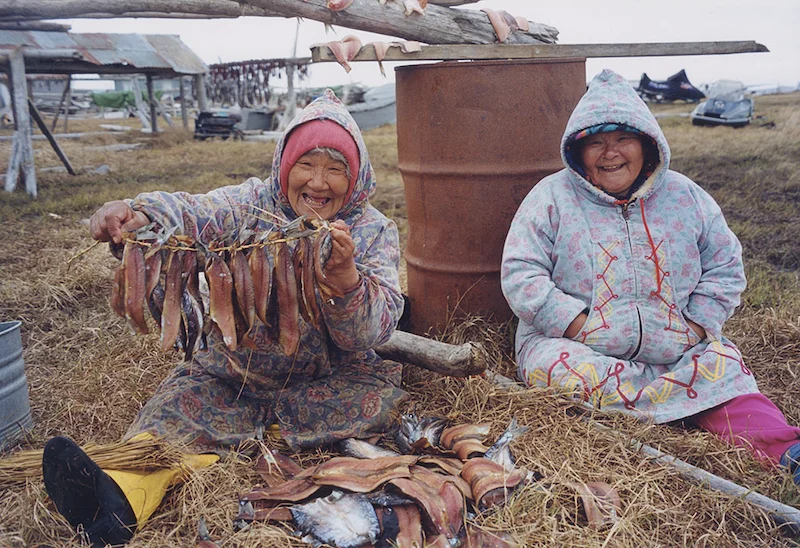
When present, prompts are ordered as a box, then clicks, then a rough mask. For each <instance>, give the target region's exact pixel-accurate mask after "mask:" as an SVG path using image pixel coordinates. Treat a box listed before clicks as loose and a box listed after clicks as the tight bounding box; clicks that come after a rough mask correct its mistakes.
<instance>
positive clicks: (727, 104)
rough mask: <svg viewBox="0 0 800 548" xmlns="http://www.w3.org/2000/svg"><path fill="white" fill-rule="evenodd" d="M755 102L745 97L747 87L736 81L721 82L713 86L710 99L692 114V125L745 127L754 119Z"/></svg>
mask: <svg viewBox="0 0 800 548" xmlns="http://www.w3.org/2000/svg"><path fill="white" fill-rule="evenodd" d="M754 109H755V102H754V101H753V99H752V97H748V96H746V95H745V86H744V84H743V83H742V82H737V81H734V80H720V81H718V82H715V83H713V84H711V86H710V87H709V89H708V99H707V100H705V101H703V102H702V103H700V104H699V105H697V106H696V107H695V109H694V110H693V111H692V113H691V114H690V117H691V119H692V124H694V125H696V126H702V125H726V126H732V127H743V126H746V125H747V124H749V123H750V120H751V119H752V118H753V111H754Z"/></svg>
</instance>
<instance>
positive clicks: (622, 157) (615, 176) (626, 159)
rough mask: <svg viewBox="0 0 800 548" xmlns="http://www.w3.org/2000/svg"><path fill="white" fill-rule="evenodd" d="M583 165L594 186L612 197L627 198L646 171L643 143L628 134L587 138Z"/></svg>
mask: <svg viewBox="0 0 800 548" xmlns="http://www.w3.org/2000/svg"><path fill="white" fill-rule="evenodd" d="M581 161H582V162H583V169H584V170H585V171H586V175H587V177H588V178H589V180H590V181H591V182H592V184H594V185H595V186H598V187H600V188H602V189H603V190H604V191H606V192H607V193H609V194H623V193H624V192H626V191H627V190H628V189H629V188H630V187H631V185H633V182H634V181H635V180H636V177H638V176H639V173H640V172H641V171H642V166H643V165H644V150H643V148H642V141H641V140H640V139H639V137H638V136H637V135H636V134H634V133H631V132H628V131H610V132H608V133H596V134H595V135H589V136H588V137H584V138H583V148H582V149H581Z"/></svg>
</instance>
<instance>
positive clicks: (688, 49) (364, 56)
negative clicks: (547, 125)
mask: <svg viewBox="0 0 800 548" xmlns="http://www.w3.org/2000/svg"><path fill="white" fill-rule="evenodd" d="M766 51H769V50H768V49H767V48H766V46H764V45H763V44H759V43H757V42H754V41H740V42H669V43H642V44H537V45H528V44H518V45H506V44H486V45H478V44H459V45H450V44H448V45H430V46H422V50H421V51H412V52H409V53H403V52H402V51H401V49H400V48H397V47H395V48H389V50H388V51H387V52H386V56H385V57H384V59H383V60H384V61H423V60H435V61H448V60H461V59H473V60H479V59H575V58H587V57H659V56H669V55H722V54H732V53H756V52H766ZM311 60H312V61H313V62H330V61H336V57H335V56H334V55H333V53H331V51H330V49H329V48H328V47H327V46H325V45H318V46H313V47H312V48H311ZM352 61H377V57H376V56H375V48H373V47H372V46H363V47H362V48H361V51H359V52H358V54H357V55H356V56H355V58H353V59H352Z"/></svg>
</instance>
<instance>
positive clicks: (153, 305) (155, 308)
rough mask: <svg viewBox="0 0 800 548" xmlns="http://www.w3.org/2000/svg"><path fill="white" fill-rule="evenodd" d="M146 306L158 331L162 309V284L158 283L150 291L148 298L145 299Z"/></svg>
mask: <svg viewBox="0 0 800 548" xmlns="http://www.w3.org/2000/svg"><path fill="white" fill-rule="evenodd" d="M147 308H148V309H150V315H151V316H153V319H154V320H155V322H156V325H157V326H158V329H159V331H160V330H161V313H162V312H163V310H164V286H163V285H161V284H158V285H157V286H155V287H154V288H153V291H151V292H150V298H149V299H147Z"/></svg>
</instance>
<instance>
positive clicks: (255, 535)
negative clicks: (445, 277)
mask: <svg viewBox="0 0 800 548" xmlns="http://www.w3.org/2000/svg"><path fill="white" fill-rule="evenodd" d="M657 108H663V109H664V110H668V109H669V110H671V111H680V110H681V108H683V109H685V110H686V111H687V112H688V110H691V106H675V105H672V106H664V107H657ZM756 110H757V113H758V114H759V115H760V116H762V118H759V119H758V120H756V122H755V123H754V124H752V125H751V126H749V127H746V128H743V129H739V130H733V129H730V128H695V127H692V126H691V124H690V123H689V120H688V119H687V118H663V119H661V123H662V126H663V127H664V129H665V132H666V133H667V137H668V139H669V141H670V144H671V146H672V149H673V167H675V168H676V169H678V170H680V171H683V172H685V173H686V174H687V175H689V176H690V177H692V178H694V179H695V180H697V181H698V182H699V183H700V184H702V185H703V186H704V187H706V188H707V189H708V190H709V191H710V192H712V193H713V194H714V196H715V198H717V200H718V201H719V202H720V204H721V205H722V207H723V210H724V212H725V215H726V217H727V218H728V219H729V220H730V222H731V225H732V227H733V228H734V230H735V231H736V232H737V234H738V235H739V237H740V238H741V239H742V241H743V243H744V246H745V254H746V261H747V265H748V275H749V279H750V287H749V288H748V290H747V292H746V293H745V302H744V305H743V306H742V308H741V309H740V311H739V312H738V313H737V315H736V316H735V317H734V319H733V320H732V321H731V322H730V323H729V324H728V326H727V327H728V335H729V336H730V337H731V338H732V339H733V340H735V341H736V342H737V343H738V344H739V346H740V348H741V349H742V352H743V353H744V356H745V358H746V360H747V362H748V365H749V366H750V367H751V369H752V370H753V371H754V372H755V374H756V377H757V378H758V379H759V386H760V387H761V389H762V390H763V391H764V392H765V393H766V394H767V395H769V396H770V397H771V398H773V399H774V401H775V402H776V403H777V404H778V405H779V407H780V408H781V409H782V410H784V412H785V413H786V414H787V416H788V417H789V419H790V421H791V422H793V423H796V424H798V423H800V399H798V398H797V396H796V394H797V393H798V388H800V379H798V371H800V369H799V366H800V298H798V296H797V295H798V285H799V284H798V278H797V272H798V267H800V261H798V258H800V244H798V242H797V238H796V232H797V230H796V228H797V219H798V200H797V197H798V196H800V175H799V174H800V166H799V165H798V162H800V95H798V94H794V95H787V96H775V97H761V98H758V100H757V107H756ZM93 123H95V124H96V122H92V121H77V120H71V121H70V131H75V130H78V129H80V130H91V129H93V127H96V125H95V126H93V125H92V124H93ZM114 123H118V122H117V121H114ZM134 125H135V124H134ZM366 139H367V143H368V146H369V148H370V154H371V157H372V160H373V163H374V166H375V168H376V171H377V173H378V178H379V190H378V193H377V194H376V196H375V197H374V200H373V202H374V203H375V204H376V205H377V206H378V207H379V208H380V209H381V210H382V211H384V212H385V213H386V214H387V215H389V216H391V217H392V218H394V219H395V220H396V221H397V222H398V226H399V227H400V230H401V237H402V239H403V243H404V242H405V240H406V237H407V223H406V212H405V203H404V196H403V189H402V181H401V179H400V176H399V173H398V172H397V152H396V150H397V149H396V136H395V133H394V127H393V126H387V127H384V128H379V129H376V130H373V131H370V132H367V135H366ZM118 142H124V143H141V144H143V145H144V146H142V147H140V148H137V149H134V150H130V151H127V152H109V151H108V150H104V149H98V148H93V147H98V146H103V145H108V144H113V143H118ZM63 145H64V148H65V149H66V152H67V154H68V156H69V157H70V160H71V161H72V162H73V164H74V165H75V166H76V167H78V168H79V169H81V168H86V167H89V168H95V167H97V166H99V165H102V164H106V165H108V166H109V167H110V168H111V172H110V173H109V174H107V175H98V174H93V173H91V172H89V171H85V170H83V171H82V172H81V173H80V174H79V175H78V176H76V177H70V176H68V175H66V174H59V173H54V172H40V174H39V191H40V198H39V199H38V200H30V199H28V198H27V196H26V195H25V194H24V193H15V194H2V195H0V222H2V227H3V230H4V234H3V236H4V237H3V238H2V239H0V258H1V259H0V318H2V319H3V320H10V319H20V320H22V322H23V328H22V334H23V344H24V347H25V353H24V359H25V364H26V373H27V377H28V381H29V385H30V391H31V407H32V412H33V417H34V421H35V425H36V426H35V428H34V429H33V431H32V432H31V433H30V434H29V436H28V437H27V438H26V439H25V440H23V442H22V443H21V444H20V445H19V447H18V448H15V449H21V450H26V449H37V448H41V447H42V446H43V444H44V442H45V441H46V440H47V439H48V438H49V437H51V436H53V435H57V434H66V435H69V436H71V437H73V438H74V439H76V441H78V442H79V443H81V444H86V443H90V442H95V443H100V444H110V443H113V442H114V441H116V440H118V439H119V438H120V436H121V435H122V434H123V433H124V432H125V430H126V429H127V426H128V424H129V423H130V421H131V420H132V419H133V417H134V416H135V414H136V412H137V411H138V409H139V408H140V407H141V405H142V404H143V402H144V401H146V400H147V398H148V397H149V395H150V394H152V392H153V390H154V389H155V387H156V386H157V384H158V382H159V381H160V380H161V379H162V378H163V377H164V376H165V375H166V374H167V372H168V371H169V369H170V368H171V366H172V364H173V363H174V361H175V360H176V359H177V356H176V355H162V354H160V352H159V351H158V349H157V336H156V335H148V336H134V335H132V334H131V333H130V332H129V330H128V328H127V326H126V325H125V324H124V322H123V321H122V320H120V319H119V318H117V317H116V316H114V315H113V313H111V312H110V311H109V309H108V305H107V296H108V295H109V293H110V286H111V273H112V268H113V266H114V264H115V260H114V259H113V258H112V257H111V256H110V254H109V253H107V252H106V250H105V248H104V246H98V247H96V248H94V249H93V250H91V251H90V252H88V253H86V254H85V255H84V256H82V257H81V258H80V259H79V260H77V261H75V262H74V263H73V264H72V265H71V266H67V262H68V260H69V259H70V257H72V256H74V255H75V254H76V253H78V252H79V251H81V250H84V249H86V248H88V247H89V246H90V245H91V241H90V240H89V239H88V236H87V231H86V227H85V225H84V224H82V220H83V219H85V218H86V217H88V215H90V214H91V212H92V211H94V209H95V208H96V207H98V206H99V205H100V204H102V203H103V202H104V201H106V200H110V199H118V198H122V197H126V196H131V195H134V194H136V193H137V192H141V191H144V190H150V189H166V190H185V191H189V192H204V191H207V190H209V189H211V188H214V187H217V186H220V185H224V184H235V183H238V182H241V181H242V180H244V179H245V178H246V177H249V176H262V177H263V176H266V174H267V173H268V172H269V169H270V162H271V156H272V147H273V145H272V144H269V143H254V142H234V141H226V142H220V141H206V142H196V141H194V140H192V138H191V136H190V135H188V134H186V133H183V132H181V131H171V132H167V133H166V134H164V135H160V136H158V137H157V138H155V139H151V138H149V137H146V136H143V135H141V134H138V133H134V132H129V133H126V134H114V135H108V136H106V135H101V136H92V137H89V138H86V139H80V140H65V141H64V142H63ZM35 146H36V163H37V166H38V167H46V166H56V165H58V160H57V158H56V157H55V154H54V153H53V152H52V151H51V150H49V149H48V148H47V147H46V142H41V141H37V142H36V145H35ZM9 148H10V146H9V144H8V142H0V165H4V164H5V163H6V161H7V157H8V153H9ZM512 333H513V325H493V324H491V323H488V322H485V321H483V320H481V319H480V318H471V319H468V320H465V321H462V322H459V323H457V324H454V325H452V326H451V329H450V332H449V334H448V339H449V340H450V341H452V342H461V341H464V340H477V341H480V342H482V343H483V344H484V346H485V347H486V349H487V355H488V357H489V361H490V364H491V367H492V368H493V369H495V370H497V371H499V372H501V373H503V374H504V375H506V376H512V375H513V372H514V364H513V362H512V354H513V348H512V342H511V338H512V337H511V334H512ZM404 381H405V385H406V388H407V389H408V390H409V391H410V392H411V393H412V395H413V399H412V403H411V405H414V407H415V410H416V411H417V412H418V413H431V414H433V413H436V414H442V413H443V414H446V415H448V416H449V417H450V418H451V419H453V420H456V421H459V422H461V421H463V422H467V421H471V422H490V423H491V424H492V425H493V432H492V435H499V434H500V433H501V432H502V430H503V429H504V428H505V426H506V425H507V424H508V422H509V421H510V419H511V418H512V417H516V418H517V419H518V420H519V422H520V423H522V424H526V425H528V426H530V431H529V432H528V433H527V434H526V435H525V436H524V437H523V438H522V439H521V440H520V441H519V442H517V443H516V444H515V446H514V450H515V453H516V454H517V455H518V459H519V463H520V464H521V465H523V466H525V467H528V468H530V469H535V470H538V471H539V472H541V473H542V474H543V475H544V476H545V477H546V478H547V485H542V486H531V487H528V488H526V489H525V490H524V491H522V492H521V493H519V494H518V496H516V497H515V498H514V499H513V500H512V501H511V503H510V504H509V505H508V506H506V507H505V508H504V509H502V510H500V511H498V512H496V513H493V514H490V515H488V516H485V517H481V518H478V519H477V522H478V523H480V524H481V526H483V527H485V528H489V529H493V528H496V529H501V530H506V531H510V532H511V533H512V534H513V535H514V537H515V538H516V539H517V540H519V542H520V543H521V544H524V545H527V546H532V545H546V546H553V545H557V546H586V547H589V546H591V547H594V546H643V545H646V546H682V545H690V546H764V545H778V546H780V545H787V546H789V545H794V542H793V539H792V538H791V537H790V536H788V535H786V534H784V533H783V532H782V531H780V530H779V529H778V528H777V527H776V526H775V525H774V524H773V523H772V522H771V521H770V520H769V519H768V518H767V517H766V516H765V515H764V514H763V513H762V512H760V511H758V510H756V509H754V508H753V507H752V506H750V505H748V504H746V503H743V502H741V501H739V500H736V499H732V498H730V497H727V496H724V495H720V494H718V493H715V492H712V491H710V490H707V489H704V488H702V487H699V486H695V485H693V484H691V483H689V482H687V481H685V480H683V479H681V478H680V477H678V476H677V474H676V473H675V472H674V471H672V470H670V469H667V468H664V467H661V466H655V465H653V464H652V463H651V462H650V461H649V460H648V459H647V458H645V457H644V456H643V455H641V454H638V453H636V452H634V451H632V450H631V449H630V445H629V442H630V439H631V438H636V439H638V440H641V441H643V442H645V443H647V444H650V445H653V446H655V447H658V448H660V449H661V450H662V451H665V452H667V453H670V454H673V455H676V456H678V457H679V458H681V459H684V460H686V461H688V462H690V463H692V464H694V465H696V466H700V467H702V468H705V469H707V470H710V471H713V472H714V473H716V474H718V475H720V476H723V477H725V478H727V479H730V480H732V481H735V482H737V483H739V484H742V485H745V486H747V487H750V488H752V489H755V490H757V491H759V492H760V493H762V494H764V495H767V496H770V497H773V498H775V499H778V500H781V501H783V502H784V503H787V504H795V505H796V504H798V503H800V498H798V491H797V489H796V488H795V487H794V485H793V484H792V482H791V480H790V479H789V478H788V476H786V475H785V474H781V473H776V472H775V471H771V470H765V469H763V468H761V467H760V466H759V465H758V464H757V463H756V462H755V461H754V460H753V459H752V458H751V457H750V456H749V454H748V453H747V452H746V451H744V450H741V449H732V448H729V447H727V446H726V445H724V444H723V443H721V442H719V441H718V440H716V439H714V438H712V437H711V436H709V435H708V434H705V433H703V432H687V431H685V430H682V429H680V428H677V427H667V426H652V425H646V424H641V423H637V422H635V421H632V420H630V419H627V418H625V417H600V416H595V417H594V420H596V421H598V422H601V423H602V424H605V425H606V426H610V427H611V428H612V430H611V431H609V430H607V429H602V428H598V427H596V426H593V425H592V423H590V422H587V421H586V420H584V419H583V418H582V417H583V415H584V413H583V412H582V411H580V410H579V409H577V408H576V407H575V406H574V405H573V404H572V403H570V402H569V401H568V400H566V399H564V398H561V397H559V396H557V395H555V394H552V393H549V392H547V391H543V390H527V391H524V390H523V391H519V390H503V389H500V388H498V387H497V386H495V385H493V384H492V383H490V382H489V381H487V380H486V379H484V378H481V377H474V378H469V379H454V378H443V377H440V376H438V375H435V374H433V373H430V372H427V371H424V370H420V369H418V368H416V367H413V366H409V367H406V372H405V378H404ZM324 454H325V452H324V451H319V452H316V453H307V454H304V455H301V456H300V457H301V458H302V459H304V460H310V461H313V460H317V459H319V458H321V457H322V456H323V455H324ZM590 480H595V481H605V482H608V483H611V484H612V485H614V486H615V487H616V488H617V489H618V490H619V492H620V495H621V496H622V499H623V501H624V504H625V509H624V511H623V513H622V516H621V520H620V521H619V523H617V524H616V525H614V526H613V527H611V528H607V529H604V530H601V531H595V530H592V529H590V528H588V527H587V526H586V524H585V523H584V522H583V521H582V520H581V519H578V518H576V516H577V514H578V513H577V501H576V497H575V495H574V493H572V492H571V491H570V490H569V489H568V488H567V487H565V483H566V482H568V481H590ZM257 481H258V477H257V475H256V474H255V473H254V471H253V469H252V463H251V462H249V461H248V460H246V459H244V458H241V459H228V460H226V461H224V462H223V463H221V464H219V465H216V466H212V467H211V468H209V469H206V470H203V471H201V472H199V473H198V474H196V475H195V476H194V477H193V478H191V479H190V480H189V481H188V482H187V483H186V484H185V485H184V486H183V487H182V488H180V489H176V490H174V491H173V492H171V493H170V495H169V498H168V501H167V503H166V504H163V505H162V506H161V508H160V509H159V512H157V514H156V516H155V517H154V519H153V520H152V521H151V522H150V523H149V524H148V525H147V526H146V527H145V528H144V529H143V530H142V531H140V532H139V533H138V534H137V535H136V537H135V539H134V542H133V543H132V544H131V546H133V547H145V546H147V547H161V546H187V545H193V544H194V543H195V542H196V540H197V535H196V529H195V526H196V523H197V520H198V518H200V517H201V516H204V517H205V519H206V521H207V523H208V526H209V529H210V531H211V534H212V536H213V537H214V538H215V539H216V540H217V541H218V542H219V543H220V545H222V546H224V547H226V548H227V547H234V546H299V545H301V543H300V542H299V540H297V538H296V537H293V536H292V535H291V528H290V527H288V526H274V525H267V524H256V525H255V526H254V527H253V528H252V529H251V530H249V531H247V532H242V533H234V532H233V531H232V528H231V518H232V517H233V515H234V514H235V512H236V497H235V493H237V492H244V491H246V490H248V489H249V488H250V487H251V486H252V485H254V484H255V483H256V482H257ZM39 545H49V546H77V545H78V541H77V539H75V538H73V536H72V533H71V531H70V529H69V527H68V526H67V525H66V523H65V522H64V520H63V519H62V518H61V517H60V516H59V515H58V514H57V513H55V512H54V510H53V507H52V505H51V503H50V502H49V501H48V499H47V496H46V494H45V492H44V489H43V485H42V483H41V481H40V479H39V478H37V477H34V478H30V479H28V480H27V481H26V482H25V483H23V484H17V485H14V486H11V487H5V488H0V546H10V547H21V546H39Z"/></svg>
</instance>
